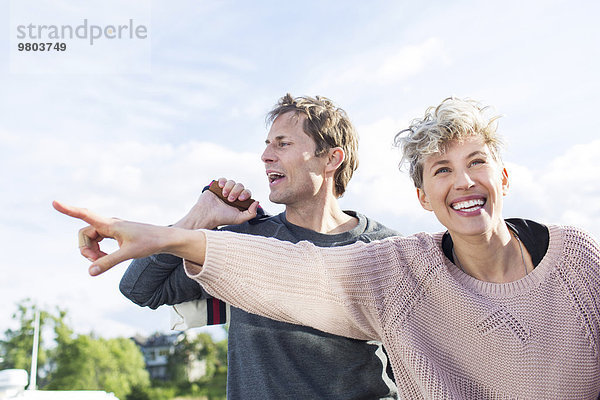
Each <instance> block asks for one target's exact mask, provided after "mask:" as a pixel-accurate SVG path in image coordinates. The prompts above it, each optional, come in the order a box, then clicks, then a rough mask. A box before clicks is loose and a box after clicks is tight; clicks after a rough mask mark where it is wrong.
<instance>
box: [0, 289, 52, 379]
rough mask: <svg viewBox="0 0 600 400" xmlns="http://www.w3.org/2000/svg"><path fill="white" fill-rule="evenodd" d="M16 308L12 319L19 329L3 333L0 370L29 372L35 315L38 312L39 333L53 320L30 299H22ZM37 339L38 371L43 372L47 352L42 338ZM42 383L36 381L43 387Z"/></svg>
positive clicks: (0, 345) (50, 324)
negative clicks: (13, 369)
mask: <svg viewBox="0 0 600 400" xmlns="http://www.w3.org/2000/svg"><path fill="white" fill-rule="evenodd" d="M16 306H17V311H15V312H14V313H13V315H12V318H13V320H16V321H17V322H18V325H19V327H18V328H17V329H10V328H9V329H7V330H6V331H4V339H2V340H0V370H2V369H8V368H18V369H25V370H27V371H29V370H30V367H31V351H32V349H33V333H34V320H35V313H36V311H39V312H40V331H41V330H42V329H43V328H44V327H47V326H50V327H51V326H52V323H53V322H54V321H55V318H54V317H53V316H52V315H51V313H50V312H48V311H46V310H41V309H40V308H39V307H38V306H37V305H36V304H35V303H34V302H33V301H32V300H31V299H24V300H22V301H21V302H19V303H17V305H16ZM39 339H40V341H39V353H38V371H43V370H44V369H45V367H46V366H47V362H48V357H49V351H48V350H47V348H46V346H45V343H44V336H43V335H40V338H39ZM43 382H44V381H43V380H41V379H38V385H39V386H43Z"/></svg>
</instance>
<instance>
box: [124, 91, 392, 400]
mask: <svg viewBox="0 0 600 400" xmlns="http://www.w3.org/2000/svg"><path fill="white" fill-rule="evenodd" d="M268 119H269V121H270V122H271V123H272V125H271V128H270V130H269V133H268V136H267V139H266V141H265V144H266V147H265V151H264V153H263V154H262V161H263V162H264V164H265V169H266V174H267V178H268V181H269V188H270V195H269V199H270V200H271V201H272V202H274V203H279V204H284V205H285V212H283V213H281V214H279V215H276V216H273V217H268V216H261V217H256V218H254V219H252V220H250V221H248V222H244V221H247V220H248V219H249V218H250V217H252V216H253V215H254V214H253V211H254V209H255V208H254V207H251V208H252V212H251V211H245V212H240V211H238V210H237V209H235V208H233V207H230V206H226V205H225V204H224V203H223V202H221V201H220V200H218V199H217V197H216V196H215V195H214V194H212V193H211V192H208V191H206V192H204V193H203V194H202V195H201V196H200V199H199V201H198V203H197V204H196V205H195V206H194V208H193V209H192V210H191V211H190V213H188V215H186V216H185V217H184V218H183V219H182V220H181V221H179V222H178V223H176V224H175V225H174V226H176V227H180V228H186V229H198V228H209V229H212V228H215V227H217V226H219V225H223V224H224V223H238V225H229V226H225V227H223V228H221V229H225V230H229V231H234V232H241V233H248V234H253V235H260V236H268V237H274V238H277V239H280V240H285V241H290V242H293V243H297V242H299V241H302V240H307V241H310V242H312V243H314V244H315V245H317V246H322V247H329V246H340V245H345V244H350V243H353V242H355V241H363V242H370V241H373V240H378V239H383V238H385V237H388V236H393V235H398V233H397V232H395V231H392V230H390V229H388V228H386V227H384V226H382V225H381V224H379V223H377V222H375V221H373V220H370V219H368V218H366V217H365V216H363V215H361V214H358V213H356V212H352V211H342V209H341V208H340V206H339V204H338V200H337V199H338V198H339V197H340V196H342V195H343V194H344V191H345V189H346V185H347V184H348V181H349V180H350V179H351V177H352V174H353V172H354V170H355V169H356V168H357V166H358V159H357V149H358V138H357V134H356V131H355V129H354V127H353V126H352V124H351V123H350V121H349V119H348V117H347V115H346V113H345V112H344V111H343V110H342V109H340V108H337V107H335V106H334V105H333V103H332V102H331V101H330V100H328V99H326V98H324V97H318V96H317V97H316V98H311V97H298V98H293V97H292V96H291V95H289V94H287V95H286V96H284V97H282V98H281V99H280V100H279V102H278V104H277V105H276V107H275V108H274V109H273V110H272V111H271V112H270V113H269V115H268ZM220 186H221V187H222V189H223V194H224V195H225V196H228V197H229V199H230V200H234V199H237V198H239V199H242V200H243V199H245V198H247V197H249V193H248V192H247V191H245V190H243V186H241V185H239V184H235V183H234V182H232V181H229V182H227V183H226V182H225V180H221V181H220ZM241 222H244V223H241ZM240 223H241V224H240ZM306 267H307V268H311V265H307V266H306ZM120 289H121V291H122V293H123V294H124V295H125V296H126V297H128V298H129V299H131V300H132V301H133V302H134V303H136V304H139V305H141V306H148V307H151V308H156V307H158V306H160V305H163V304H171V305H173V304H178V303H182V302H186V301H190V300H197V299H204V298H206V297H207V294H206V293H205V292H204V291H203V290H202V288H201V287H200V286H199V285H198V284H197V283H196V282H194V281H192V280H191V279H189V278H188V277H187V276H186V274H185V272H184V269H183V266H182V260H181V259H180V258H177V257H175V256H172V255H168V254H159V255H155V256H150V257H147V258H143V259H138V260H135V261H134V262H133V263H132V264H131V265H130V266H129V268H128V270H127V272H126V273H125V275H124V276H123V279H122V281H121V286H120ZM215 307H216V308H214V310H213V309H212V308H211V310H213V311H214V312H213V313H212V314H213V315H211V316H210V318H209V320H212V321H209V322H215V321H222V317H223V315H222V314H223V308H222V307H221V308H219V306H218V305H216V303H215ZM220 314H221V315H220ZM228 340H229V341H228V346H229V348H228V378H227V395H228V398H230V399H260V400H264V399H285V398H293V399H296V398H297V399H377V398H396V397H397V394H396V387H395V384H394V383H393V381H392V380H391V379H390V375H391V372H388V371H391V369H388V363H387V356H386V355H385V353H384V352H383V349H382V347H381V344H380V343H374V342H363V341H358V340H353V339H346V338H342V337H338V336H334V335H330V334H326V333H323V332H320V331H316V330H314V329H312V328H307V327H302V326H297V325H292V324H287V323H281V322H276V321H273V320H271V319H268V318H264V317H260V316H257V315H253V314H249V313H247V312H245V311H242V310H240V309H237V308H232V309H231V316H230V327H229V339H228Z"/></svg>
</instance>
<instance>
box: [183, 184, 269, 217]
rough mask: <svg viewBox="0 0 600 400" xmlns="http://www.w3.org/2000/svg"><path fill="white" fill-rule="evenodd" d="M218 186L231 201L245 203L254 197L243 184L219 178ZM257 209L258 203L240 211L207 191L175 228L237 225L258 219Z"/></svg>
mask: <svg viewBox="0 0 600 400" xmlns="http://www.w3.org/2000/svg"><path fill="white" fill-rule="evenodd" d="M218 184H219V187H220V188H222V193H223V196H224V197H225V198H227V200H229V201H235V200H242V201H243V200H248V199H250V198H251V197H252V193H251V192H250V190H248V189H246V188H244V185H242V184H241V183H236V182H235V181H232V180H227V179H226V178H219V180H218ZM257 208H258V202H256V201H255V202H254V203H252V205H251V206H250V208H248V210H245V211H240V210H238V209H237V208H235V207H232V206H230V205H228V204H226V203H225V202H223V201H222V200H221V199H219V198H218V197H217V196H215V194H214V193H212V192H211V191H209V190H206V191H204V192H203V193H202V194H201V195H200V198H199V199H198V201H197V202H196V204H195V205H194V206H193V207H192V209H191V210H190V211H189V212H188V213H187V215H186V216H185V217H183V218H182V219H181V220H179V221H178V222H177V223H176V224H174V225H173V226H174V227H176V228H184V229H213V228H216V227H218V226H221V225H237V224H241V223H243V222H246V221H249V220H251V219H252V218H254V217H256V210H257Z"/></svg>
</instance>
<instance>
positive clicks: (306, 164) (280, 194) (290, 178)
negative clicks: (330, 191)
mask: <svg viewBox="0 0 600 400" xmlns="http://www.w3.org/2000/svg"><path fill="white" fill-rule="evenodd" d="M305 119H306V116H304V115H302V114H298V115H296V114H295V113H293V112H288V113H285V114H282V115H280V116H278V117H277V118H276V119H275V121H273V125H271V129H270V130H269V134H268V135H267V139H266V140H265V143H266V148H265V151H264V152H263V154H262V157H261V159H262V161H263V162H264V163H265V169H266V173H267V177H268V179H269V188H270V189H271V193H270V195H269V200H271V201H272V202H273V203H278V204H285V205H286V206H289V205H294V204H298V203H301V202H304V201H311V200H312V199H314V196H315V195H316V194H317V193H318V192H319V190H320V189H321V187H322V183H323V180H324V171H325V165H326V163H327V157H325V156H323V157H316V156H315V149H316V144H315V142H314V140H313V139H312V138H311V137H310V136H308V135H307V134H306V133H304V130H303V129H302V126H303V125H304V121H305Z"/></svg>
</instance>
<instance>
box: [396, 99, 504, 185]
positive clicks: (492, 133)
mask: <svg viewBox="0 0 600 400" xmlns="http://www.w3.org/2000/svg"><path fill="white" fill-rule="evenodd" d="M490 111H491V108H490V107H489V106H482V105H481V104H480V103H479V102H477V101H475V100H471V99H459V98H456V97H448V98H447V99H445V100H444V101H442V102H441V103H440V105H438V106H437V107H429V108H428V109H427V110H426V111H425V116H424V117H423V118H422V119H414V120H413V121H412V122H411V123H410V126H409V127H408V128H407V129H404V130H402V131H400V132H399V133H398V134H396V136H395V138H394V144H395V145H396V146H398V147H399V148H400V149H401V151H402V160H401V161H400V166H402V165H403V164H405V163H406V164H408V172H409V174H410V177H411V179H412V180H413V183H414V184H415V187H417V188H422V186H423V161H424V159H425V157H427V156H429V155H431V154H437V153H444V152H445V151H446V148H447V146H448V144H449V142H451V141H453V140H458V141H463V140H465V139H467V138H470V137H473V136H480V137H482V138H483V140H484V142H485V144H487V145H488V147H489V148H490V150H491V152H492V156H493V157H494V159H496V160H497V161H500V148H501V147H502V138H501V137H500V136H499V134H498V133H497V132H496V130H497V128H498V123H497V120H498V118H500V115H495V116H490V115H489V114H490Z"/></svg>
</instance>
